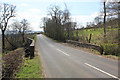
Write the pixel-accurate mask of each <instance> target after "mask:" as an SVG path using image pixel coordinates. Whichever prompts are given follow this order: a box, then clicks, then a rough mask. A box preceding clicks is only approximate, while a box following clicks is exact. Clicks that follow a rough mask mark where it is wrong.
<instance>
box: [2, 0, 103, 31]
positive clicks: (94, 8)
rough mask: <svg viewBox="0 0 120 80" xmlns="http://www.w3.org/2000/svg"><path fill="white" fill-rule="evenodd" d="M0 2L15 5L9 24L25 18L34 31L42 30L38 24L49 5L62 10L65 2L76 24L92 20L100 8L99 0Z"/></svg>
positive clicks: (6, 0)
mask: <svg viewBox="0 0 120 80" xmlns="http://www.w3.org/2000/svg"><path fill="white" fill-rule="evenodd" d="M0 3H8V4H12V5H15V6H16V17H15V18H14V19H12V20H11V21H10V22H9V24H11V23H12V21H14V20H19V21H21V20H22V19H27V20H28V22H29V23H30V26H31V28H32V30H34V31H43V29H42V28H40V26H42V19H43V17H46V16H47V14H48V9H49V7H50V5H58V6H60V9H62V10H64V8H65V5H64V3H66V5H67V8H68V9H69V11H70V13H71V18H72V21H75V22H77V24H78V26H79V25H83V26H85V25H86V23H87V22H91V21H93V20H94V18H95V17H96V16H97V15H98V14H99V12H100V9H101V8H102V7H101V6H102V4H101V0H0Z"/></svg>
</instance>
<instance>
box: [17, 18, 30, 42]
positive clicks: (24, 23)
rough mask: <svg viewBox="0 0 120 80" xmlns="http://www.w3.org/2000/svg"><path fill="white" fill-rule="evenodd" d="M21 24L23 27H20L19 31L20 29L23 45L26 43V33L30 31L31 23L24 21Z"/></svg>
mask: <svg viewBox="0 0 120 80" xmlns="http://www.w3.org/2000/svg"><path fill="white" fill-rule="evenodd" d="M20 23H21V26H20V27H18V29H19V32H20V33H21V35H22V38H23V43H24V42H25V31H26V30H29V23H28V21H27V20H26V19H23V20H22V21H21V22H20Z"/></svg>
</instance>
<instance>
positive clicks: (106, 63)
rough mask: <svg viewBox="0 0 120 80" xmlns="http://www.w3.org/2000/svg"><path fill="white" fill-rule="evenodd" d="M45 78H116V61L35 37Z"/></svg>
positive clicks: (44, 38) (41, 37)
mask: <svg viewBox="0 0 120 80" xmlns="http://www.w3.org/2000/svg"><path fill="white" fill-rule="evenodd" d="M37 48H38V51H39V55H40V59H41V63H42V66H43V71H44V75H45V77H46V78H116V79H117V78H118V61H117V60H111V59H107V58H104V57H101V56H98V55H93V54H90V53H88V52H85V51H82V50H78V49H75V48H71V47H68V46H64V45H62V44H60V43H56V42H54V41H53V40H51V39H49V38H47V37H45V36H43V35H42V34H40V35H38V36H37Z"/></svg>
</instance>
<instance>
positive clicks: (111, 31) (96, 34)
mask: <svg viewBox="0 0 120 80" xmlns="http://www.w3.org/2000/svg"><path fill="white" fill-rule="evenodd" d="M76 33H77V30H75V31H74V38H78V39H79V41H80V42H85V43H88V40H89V37H90V34H92V36H91V41H90V43H92V44H97V45H100V46H101V47H102V48H103V49H104V55H116V56H118V53H119V52H118V28H111V27H110V26H108V27H107V28H106V38H104V37H103V35H104V29H103V28H92V29H81V30H78V36H77V34H76Z"/></svg>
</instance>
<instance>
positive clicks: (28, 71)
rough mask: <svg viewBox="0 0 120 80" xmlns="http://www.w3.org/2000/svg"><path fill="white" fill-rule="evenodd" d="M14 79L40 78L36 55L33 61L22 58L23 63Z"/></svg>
mask: <svg viewBox="0 0 120 80" xmlns="http://www.w3.org/2000/svg"><path fill="white" fill-rule="evenodd" d="M16 78H42V67H41V64H40V60H39V57H38V55H37V54H35V57H34V58H33V59H30V58H24V63H23V65H22V67H21V69H20V71H19V72H18V73H16Z"/></svg>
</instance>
